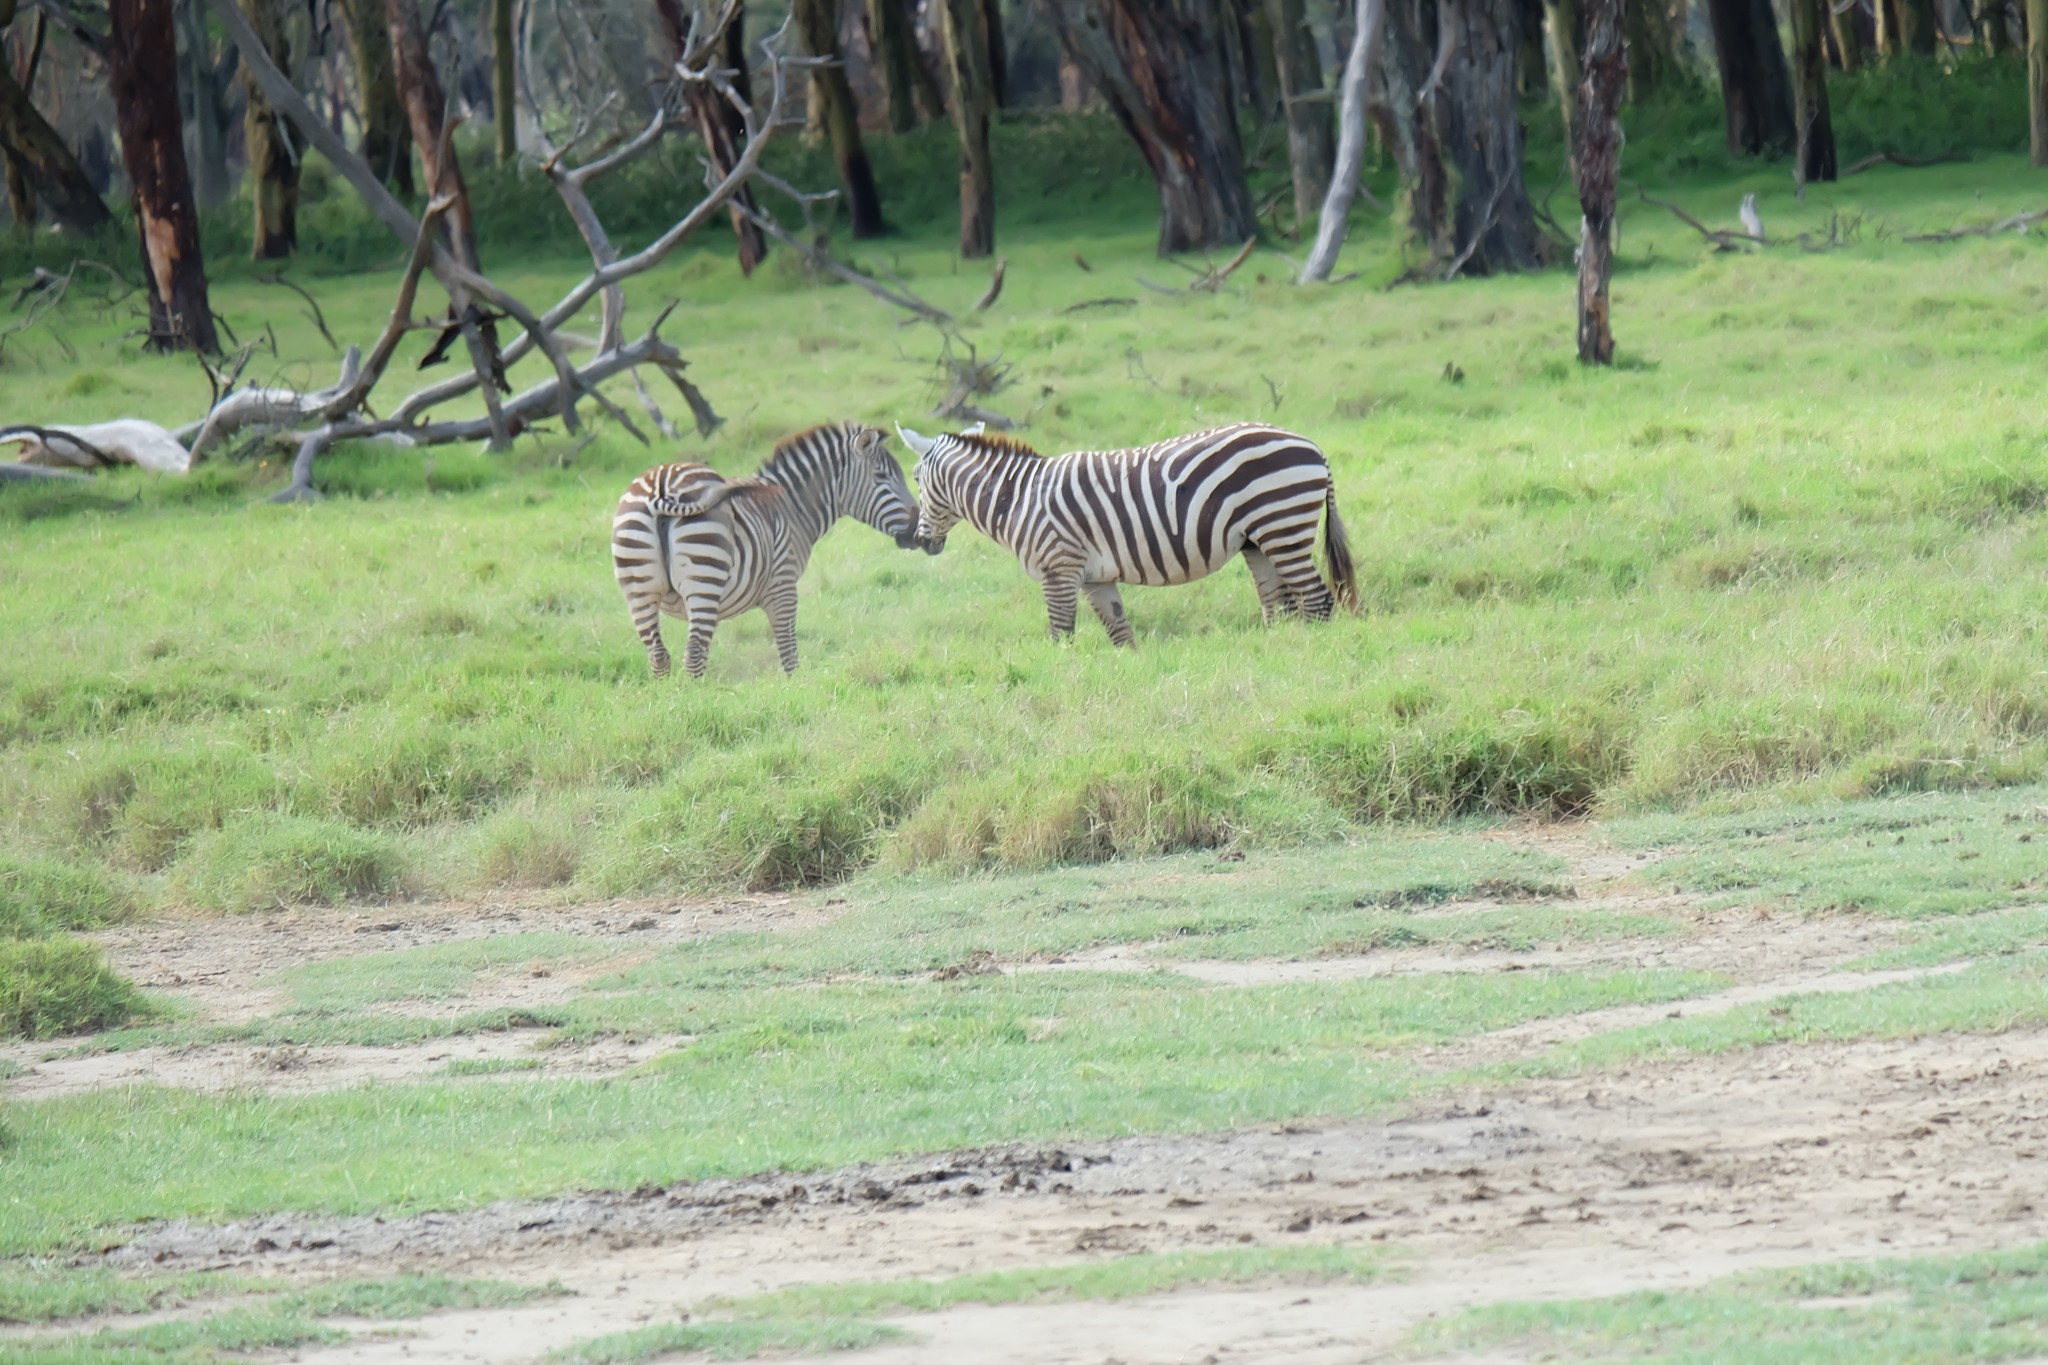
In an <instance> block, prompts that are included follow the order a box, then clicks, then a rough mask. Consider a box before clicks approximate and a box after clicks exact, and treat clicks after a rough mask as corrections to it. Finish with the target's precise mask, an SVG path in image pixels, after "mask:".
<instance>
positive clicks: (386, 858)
mask: <svg viewBox="0 0 2048 1365" xmlns="http://www.w3.org/2000/svg"><path fill="white" fill-rule="evenodd" d="M403 882H404V863H403V860H402V859H401V857H400V855H399V851H398V846H397V844H396V843H395V842H394V841H393V840H392V839H390V838H389V837H387V836H385V835H382V834H377V833H373V832H371V831H369V830H362V829H357V828H355V827H353V826H351V825H344V824H341V823H339V822H337V821H333V820H317V819H310V818H307V817H304V816H280V815H262V816H256V817H253V818H249V819H244V820H238V821H235V822H233V823H231V824H228V825H224V826H222V827H221V828H220V829H218V830H215V831H212V832H210V833H208V834H205V835H203V836H201V837H200V838H199V839H198V840H196V841H195V842H194V844H193V847H192V850H191V852H190V853H189V854H187V855H186V857H185V858H184V859H183V860H182V861H181V862H180V863H179V864H178V867H177V869H176V873H175V875H174V877H173V879H172V890H173V893H174V894H176V895H178V896H180V897H182V898H184V899H186V900H188V901H190V902H192V903H193V904H194V905H198V906H203V907H205V908H208V909H214V910H229V911H248V910H265V909H271V908H276V907H284V906H291V905H338V904H340V903H342V902H344V901H349V900H361V899H366V898H370V897H378V896H388V895H390V894H392V893H393V892H395V891H397V890H398V889H399V888H400V886H401V885H402V884H403Z"/></svg>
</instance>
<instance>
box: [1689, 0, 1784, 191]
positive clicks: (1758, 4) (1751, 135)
mask: <svg viewBox="0 0 2048 1365" xmlns="http://www.w3.org/2000/svg"><path fill="white" fill-rule="evenodd" d="M1707 13H1708V18H1709V19H1710V20H1711V21H1712V26H1713V30H1714V55H1715V58H1716V62H1717V64H1718V65H1719V66H1720V68H1721V109H1722V116H1723V120H1724V123H1725V125H1726V127H1727V130H1728V150H1729V151H1731V152H1733V153H1735V154H1736V155H1737V156H1757V155H1759V154H1764V153H1777V154H1786V153H1790V152H1793V151H1795V150H1796V149H1797V147H1798V144H1799V129H1798V124H1797V123H1796V122H1795V121H1794V118H1793V114H1792V73H1791V70H1790V68H1788V67H1787V66H1786V64H1785V48H1784V45H1783V44H1782V43H1780V42H1779V41H1778V21H1777V18H1776V17H1775V16H1774V15H1773V14H1772V13H1771V0H1707Z"/></svg>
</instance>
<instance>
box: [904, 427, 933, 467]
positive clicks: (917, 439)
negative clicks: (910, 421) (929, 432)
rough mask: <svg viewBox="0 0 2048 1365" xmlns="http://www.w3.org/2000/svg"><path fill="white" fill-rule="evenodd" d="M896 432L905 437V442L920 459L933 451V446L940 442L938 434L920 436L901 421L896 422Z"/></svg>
mask: <svg viewBox="0 0 2048 1365" xmlns="http://www.w3.org/2000/svg"><path fill="white" fill-rule="evenodd" d="M896 434H897V435H898V436H901V437H902V438H903V444H905V445H907V446H909V447H910V448H911V450H912V451H914V452H916V454H917V456H918V457H919V458H920V459H922V458H923V457H924V456H926V455H929V454H931V453H932V447H933V446H934V445H936V444H937V443H938V439H939V438H938V437H936V436H920V435H918V434H917V433H916V432H914V431H912V430H911V429H910V428H909V427H906V426H904V425H903V424H902V423H901V422H898V423H897V424H896Z"/></svg>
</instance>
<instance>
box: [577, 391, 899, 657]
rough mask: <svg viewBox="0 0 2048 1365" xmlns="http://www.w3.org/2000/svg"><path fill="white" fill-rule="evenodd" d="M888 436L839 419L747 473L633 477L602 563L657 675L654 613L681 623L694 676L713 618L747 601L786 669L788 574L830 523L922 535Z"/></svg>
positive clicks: (791, 632)
mask: <svg viewBox="0 0 2048 1365" xmlns="http://www.w3.org/2000/svg"><path fill="white" fill-rule="evenodd" d="M888 439H889V438H888V437H887V436H886V435H885V434H883V433H882V432H881V431H878V430H877V429H875V428H874V427H868V426H861V425H860V424H859V423H856V422H842V423H839V424H837V425H835V426H821V427H812V428H811V429H810V430H809V431H805V432H800V433H798V434H797V435H795V436H791V437H790V438H788V439H787V440H785V441H783V442H782V443H781V444H780V445H778V446H776V447H775V453H774V454H773V455H771V456H770V457H769V459H768V463H766V464H764V465H762V466H761V469H760V472H759V473H757V474H755V475H754V477H752V478H750V479H734V480H731V481H727V480H726V479H723V478H721V477H719V475H718V474H717V473H716V472H715V471H714V470H711V469H709V468H706V467H705V466H704V465H701V464H693V463H689V462H683V463H679V464H665V465H658V466H656V467H655V468H653V469H650V470H648V471H647V472H646V473H645V474H642V475H641V476H640V477H639V478H637V479H635V480H633V482H632V484H631V486H630V487H628V488H627V489H626V495H625V496H624V497H622V498H620V499H619V509H618V512H617V514H616V515H615V516H614V517H613V518H612V571H613V573H614V574H616V575H617V577H618V580H619V587H620V589H621V590H622V591H624V593H625V594H626V605H627V607H628V608H630V609H631V611H632V613H633V628H634V629H635V630H637V631H638V632H639V633H640V639H641V641H642V643H644V644H645V645H646V646H647V662H648V664H649V666H650V667H652V668H653V669H654V676H655V677H657V678H660V677H666V676H667V675H668V667H669V655H668V646H667V645H665V644H663V643H662V639H661V614H662V613H663V612H667V613H668V614H669V615H671V616H679V617H681V618H683V619H684V620H686V621H688V622H689V623H690V643H689V646H688V647H687V648H686V649H685V651H684V653H683V667H684V669H686V670H687V671H688V672H689V675H690V676H691V677H693V678H701V677H703V676H704V663H705V660H706V659H707V658H708V657H709V655H710V653H711V634H712V632H713V631H715V630H716V629H717V628H718V623H719V622H720V621H726V620H730V619H731V618H733V617H735V616H738V615H739V614H740V613H741V612H746V611H752V610H753V609H754V608H755V607H759V608H760V609H761V610H763V611H765V612H767V613H768V623H769V626H770V627H771V628H772V629H773V631H774V633H775V650H776V652H777V653H778V654H780V655H781V656H782V669H783V671H784V672H785V673H793V672H795V671H796V581H797V579H798V578H800V577H802V576H803V571H804V566H805V565H807V564H808V563H810V559H811V547H812V546H814V545H816V544H817V543H818V540H819V538H820V537H822V536H823V535H824V534H825V532H827V531H829V530H831V529H832V523H833V522H835V521H837V520H839V518H841V517H843V516H851V517H858V518H859V519H860V520H862V521H864V522H866V523H867V524H868V525H870V526H872V527H874V528H875V529H876V530H877V531H880V532H881V533H882V534H883V535H888V536H894V537H896V543H897V544H898V545H899V546H902V547H903V548H904V549H906V550H907V549H911V548H913V547H914V546H916V545H918V544H919V543H920V542H919V541H918V540H917V539H915V538H914V537H913V536H912V535H911V530H912V527H913V526H914V525H915V523H916V520H917V501H916V499H914V498H912V497H911V496H910V485H908V484H907V483H905V482H904V480H903V467H902V466H901V465H899V464H897V463H896V457H895V456H894V455H892V454H890V453H889V448H888V444H887V442H888Z"/></svg>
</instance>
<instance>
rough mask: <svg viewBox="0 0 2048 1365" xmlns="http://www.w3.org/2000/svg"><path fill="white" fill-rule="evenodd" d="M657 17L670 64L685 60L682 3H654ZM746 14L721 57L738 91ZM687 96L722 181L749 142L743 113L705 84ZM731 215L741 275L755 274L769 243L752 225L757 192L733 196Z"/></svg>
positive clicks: (736, 14)
mask: <svg viewBox="0 0 2048 1365" xmlns="http://www.w3.org/2000/svg"><path fill="white" fill-rule="evenodd" d="M654 13H655V17H656V18H658V19H659V20H660V21H661V27H662V32H663V33H664V34H665V35H666V37H667V39H668V60H669V65H670V66H674V65H675V63H677V62H679V61H681V60H682V59H683V45H684V44H685V43H687V42H688V41H689V32H690V25H689V20H688V19H687V18H685V17H684V14H683V7H682V3H681V0H654ZM746 22H747V16H746V11H745V8H744V7H743V6H735V8H734V10H733V16H732V20H731V22H730V25H729V26H728V27H727V29H726V31H725V43H724V45H723V47H724V50H723V53H722V55H721V57H720V60H721V61H723V62H724V63H725V64H726V65H727V66H728V67H731V68H732V69H734V70H736V71H738V72H740V73H741V74H740V76H739V77H738V78H736V82H735V83H736V86H737V88H738V89H739V90H741V91H745V89H746V75H745V73H746V65H745V63H746V56H747V49H746V42H745V40H744V38H743V37H742V36H741V35H742V34H743V33H744V31H745V28H746ZM683 98H684V99H685V100H686V101H687V102H688V104H689V108H690V117H691V118H692V119H693V120H694V121H695V122H696V124H697V133H698V136H700V137H702V138H703V139H704V152H705V159H706V160H708V161H709V162H710V163H711V173H712V174H713V175H714V176H716V177H718V178H719V179H721V180H722V179H724V178H725V177H726V176H727V175H730V174H731V173H732V168H733V166H734V165H735V164H736V163H737V162H738V161H739V155H740V143H741V142H743V141H745V140H746V136H747V121H746V119H745V118H744V117H742V116H741V114H740V111H739V110H737V109H735V108H733V107H732V105H731V104H729V103H727V102H726V101H725V100H723V99H721V98H720V97H719V94H718V92H717V91H716V90H713V89H712V88H711V87H710V86H709V85H706V84H704V83H702V82H697V83H694V84H691V85H689V86H686V87H685V88H684V91H683ZM727 212H728V214H729V216H730V217H731V219H732V235H733V239H734V241H735V242H736V243H737V246H738V254H739V262H740V274H742V275H752V274H753V273H754V267H755V266H757V265H759V264H760V263H761V261H762V260H763V258H765V257H766V256H767V255H768V242H767V239H766V238H764V237H763V236H762V235H761V229H760V228H759V227H757V226H755V224H754V220H753V217H752V216H751V215H752V214H753V212H754V192H753V190H752V189H751V188H748V187H746V186H742V187H741V188H740V191H739V193H738V194H735V195H734V196H733V197H732V202H731V204H730V205H729V206H728V209H727Z"/></svg>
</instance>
